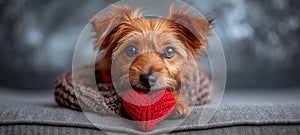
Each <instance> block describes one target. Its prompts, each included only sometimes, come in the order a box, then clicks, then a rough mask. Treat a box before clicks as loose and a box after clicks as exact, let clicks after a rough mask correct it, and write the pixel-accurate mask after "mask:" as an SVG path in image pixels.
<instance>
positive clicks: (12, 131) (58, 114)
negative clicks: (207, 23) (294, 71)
mask: <svg viewBox="0 0 300 135" xmlns="http://www.w3.org/2000/svg"><path fill="white" fill-rule="evenodd" d="M49 91H50V90H49ZM299 97H300V90H299V88H293V89H269V90H266V89H264V90H261V89H248V90H242V89H237V90H226V91H225V94H224V97H223V101H222V103H221V105H220V106H219V108H218V110H217V112H216V113H215V115H214V116H213V117H212V119H211V120H210V121H209V122H208V123H207V124H204V125H199V124H198V121H199V118H200V117H199V116H200V114H201V110H202V109H203V107H196V108H194V110H193V112H192V114H191V115H190V117H189V118H188V119H187V120H186V121H185V122H184V123H182V124H181V126H179V127H177V128H176V129H175V130H174V131H173V132H171V134H188V135H189V134H195V135H198V134H208V135H220V134H229V135H234V134H241V135H247V134H249V135H253V134H267V135H273V134H275V135H276V134H278V135H285V134H288V135H299V134H300V111H299V110H300V105H299V104H300V98H299ZM53 98H54V97H53V94H52V93H51V92H50V93H49V92H48V93H47V92H46V91H40V92H39V93H23V94H21V93H20V92H17V91H14V90H13V89H5V90H2V91H1V88H0V134H1V135H20V134H22V135H23V134H24V135H33V134H43V135H48V134H49V135H61V134H70V135H72V134H74V135H81V134H91V135H93V134H95V135H96V134H97V135H98V134H100V135H101V134H105V133H107V132H109V133H113V134H116V133H118V134H142V133H143V132H140V131H137V130H133V129H132V128H133V127H134V126H136V125H135V124H133V123H126V122H123V123H113V122H112V124H111V125H110V126H106V127H104V125H102V128H103V129H105V130H106V131H105V132H103V131H100V130H99V129H98V128H96V127H95V126H94V125H93V124H92V123H91V122H90V121H89V120H88V119H87V118H86V117H85V115H84V114H83V113H82V112H79V111H74V110H71V109H67V108H63V107H60V106H58V105H57V104H56V103H55V102H54V100H53ZM107 117H111V116H107ZM176 122H177V121H176V120H165V121H163V122H162V123H160V124H159V125H158V127H157V129H156V130H154V131H152V132H150V133H165V132H166V131H168V129H166V128H164V125H169V124H172V123H176ZM98 126H101V125H98ZM150 133H149V134H150Z"/></svg>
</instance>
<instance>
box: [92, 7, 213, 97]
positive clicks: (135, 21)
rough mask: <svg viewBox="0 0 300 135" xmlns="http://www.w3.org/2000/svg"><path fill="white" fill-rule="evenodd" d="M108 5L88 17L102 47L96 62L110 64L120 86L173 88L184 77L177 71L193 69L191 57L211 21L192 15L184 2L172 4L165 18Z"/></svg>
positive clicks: (202, 45)
mask: <svg viewBox="0 0 300 135" xmlns="http://www.w3.org/2000/svg"><path fill="white" fill-rule="evenodd" d="M112 7H113V9H114V10H113V12H111V13H110V14H109V15H107V16H105V17H102V18H93V19H92V21H91V23H92V25H93V26H94V29H95V31H96V33H97V34H96V39H97V40H96V42H95V48H96V49H97V50H104V54H103V56H102V58H101V62H105V66H103V64H102V67H101V68H109V69H110V68H111V69H112V70H113V72H112V73H113V74H112V77H113V78H115V79H114V80H115V83H117V84H118V85H119V86H121V87H120V88H121V89H122V88H124V89H127V88H128V86H130V87H132V88H134V89H135V90H137V91H143V92H149V91H155V90H160V89H167V90H170V91H174V90H177V89H178V88H179V87H180V85H181V83H184V79H182V77H181V76H184V75H185V74H187V73H188V72H192V71H191V70H193V69H191V67H192V66H190V65H191V62H196V61H197V55H198V54H199V53H200V52H202V51H204V50H205V47H206V44H207V40H206V37H207V33H208V30H209V26H210V23H211V22H210V21H208V20H206V19H204V18H202V17H193V16H191V15H190V14H189V13H188V12H187V7H184V8H182V9H180V10H176V11H175V10H173V8H172V7H171V8H170V12H169V17H168V18H167V19H166V18H150V19H149V18H148V19H146V18H145V17H142V16H141V14H140V12H139V10H136V11H132V9H131V8H130V7H129V6H117V5H112ZM126 82H129V83H130V84H128V83H126ZM130 87H129V88H130Z"/></svg>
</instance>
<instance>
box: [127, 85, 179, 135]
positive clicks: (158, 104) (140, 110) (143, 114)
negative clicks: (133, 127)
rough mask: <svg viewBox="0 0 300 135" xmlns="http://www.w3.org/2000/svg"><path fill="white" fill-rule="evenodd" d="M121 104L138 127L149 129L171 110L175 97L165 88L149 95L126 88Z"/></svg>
mask: <svg viewBox="0 0 300 135" xmlns="http://www.w3.org/2000/svg"><path fill="white" fill-rule="evenodd" d="M123 106H124V108H125V110H126V112H127V113H128V114H129V116H130V117H131V118H132V119H133V120H134V121H135V122H136V123H137V124H138V125H139V128H140V129H142V130H144V131H151V130H153V129H154V128H155V126H156V125H157V124H158V123H159V122H161V121H162V120H163V119H165V118H166V117H167V116H168V115H169V114H170V113H171V112H172V110H173V109H174V107H175V99H174V96H173V95H172V93H171V92H169V91H167V90H160V91H158V92H155V93H153V94H151V95H147V94H144V93H139V92H136V91H134V90H128V91H126V92H125V94H124V96H123Z"/></svg>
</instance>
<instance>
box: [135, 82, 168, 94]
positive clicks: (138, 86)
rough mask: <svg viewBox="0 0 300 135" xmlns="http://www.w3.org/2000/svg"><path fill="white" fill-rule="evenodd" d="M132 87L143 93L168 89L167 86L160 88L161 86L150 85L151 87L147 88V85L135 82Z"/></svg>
mask: <svg viewBox="0 0 300 135" xmlns="http://www.w3.org/2000/svg"><path fill="white" fill-rule="evenodd" d="M132 88H133V89H134V90H135V91H137V92H143V93H146V94H151V93H154V92H157V91H160V90H168V89H167V88H165V87H164V88H161V87H155V86H154V87H151V88H148V87H145V86H142V85H141V84H137V85H133V86H132Z"/></svg>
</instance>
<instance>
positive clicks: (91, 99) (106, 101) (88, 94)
mask: <svg viewBox="0 0 300 135" xmlns="http://www.w3.org/2000/svg"><path fill="white" fill-rule="evenodd" d="M87 70H90V69H89V68H88V67H84V68H80V69H77V70H76V71H73V72H79V73H80V77H79V78H80V79H79V80H76V83H75V82H73V79H72V71H69V72H66V73H64V74H63V75H61V76H60V77H59V78H58V79H57V80H56V82H55V87H54V88H55V101H56V102H57V104H58V105H60V106H63V107H67V108H70V109H74V110H87V111H90V112H94V113H98V114H104V115H106V114H107V115H108V114H117V115H119V116H122V117H127V116H128V115H127V113H126V111H125V110H124V108H123V106H122V98H121V97H120V96H119V95H118V94H117V92H116V90H115V89H114V87H113V84H108V83H103V81H102V80H101V77H96V82H97V87H93V86H92V85H90V77H88V76H87V75H86V73H87ZM99 72H100V71H96V72H95V74H99ZM191 74H193V73H191ZM210 91H211V84H210V79H209V77H207V76H206V74H205V73H203V72H199V74H198V75H194V77H192V78H190V79H189V80H188V82H187V83H186V85H185V86H183V87H182V90H181V92H182V94H183V95H184V97H186V98H185V99H186V101H187V102H188V103H189V104H190V105H202V104H205V103H206V102H207V101H208V99H209V94H210ZM196 93H197V94H196Z"/></svg>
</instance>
